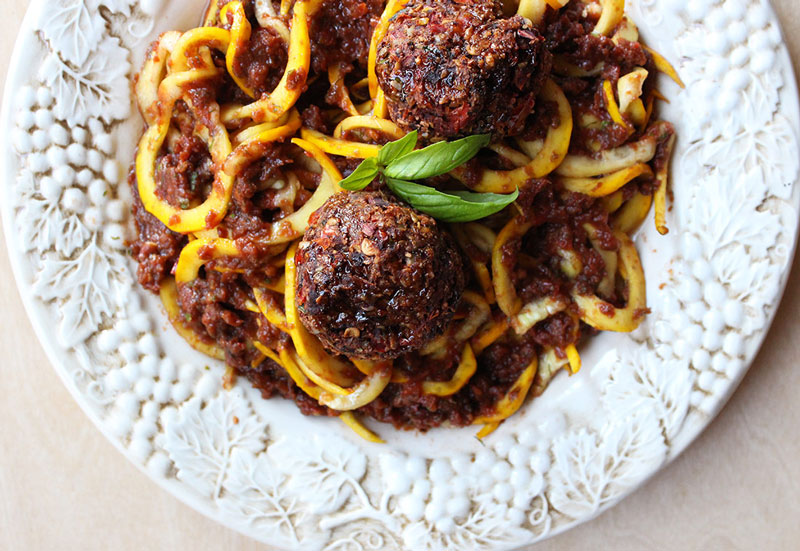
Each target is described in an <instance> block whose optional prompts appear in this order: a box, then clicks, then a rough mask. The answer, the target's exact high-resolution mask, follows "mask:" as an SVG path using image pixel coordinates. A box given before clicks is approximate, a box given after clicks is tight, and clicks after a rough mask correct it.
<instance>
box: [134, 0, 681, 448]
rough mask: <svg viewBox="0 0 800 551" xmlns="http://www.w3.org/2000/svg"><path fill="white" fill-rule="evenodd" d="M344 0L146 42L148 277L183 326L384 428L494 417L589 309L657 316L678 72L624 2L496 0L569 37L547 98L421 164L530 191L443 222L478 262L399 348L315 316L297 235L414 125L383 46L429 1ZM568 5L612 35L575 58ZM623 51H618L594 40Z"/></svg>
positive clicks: (142, 76) (298, 395) (242, 371)
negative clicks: (374, 344) (643, 36)
mask: <svg viewBox="0 0 800 551" xmlns="http://www.w3.org/2000/svg"><path fill="white" fill-rule="evenodd" d="M447 1H449V0H447ZM470 1H471V2H478V1H479V0H470ZM487 1H488V0H487ZM492 1H494V0H492ZM337 2H338V4H337ZM337 2H333V1H332V0H282V1H276V2H252V1H248V0H234V1H226V0H212V2H211V5H210V7H209V8H208V10H207V12H206V13H205V14H198V20H199V21H202V22H203V23H202V26H200V27H197V28H194V29H189V30H186V31H184V32H178V31H171V32H167V33H164V34H162V35H161V36H160V37H159V38H158V40H157V41H156V42H155V43H154V44H153V45H152V47H151V48H150V49H149V50H148V52H147V55H146V58H145V61H144V65H143V67H142V69H141V71H140V73H139V74H138V76H137V78H136V81H135V93H136V98H137V101H138V105H139V109H140V111H141V113H142V117H143V119H144V122H145V125H146V126H145V130H144V133H143V135H142V136H141V139H140V140H139V145H138V149H137V153H136V158H135V162H134V170H133V177H132V180H131V181H132V186H133V188H134V191H135V199H136V201H137V202H136V203H135V204H136V205H139V207H137V208H138V210H136V208H135V215H136V221H137V227H138V229H139V235H138V238H137V240H136V241H135V242H134V244H133V252H134V254H135V255H136V257H137V259H138V260H139V262H140V280H141V281H142V283H143V284H144V285H146V286H148V288H151V289H153V290H158V291H159V293H160V297H161V300H162V302H163V305H164V309H165V310H166V312H167V316H168V318H169V320H170V322H171V324H172V326H173V327H174V328H175V330H176V331H177V332H178V334H179V335H180V336H182V337H183V338H184V339H185V340H186V341H187V342H188V343H189V345H190V346H192V347H193V348H195V349H196V350H198V351H200V352H202V353H204V354H206V355H208V356H210V357H212V358H215V359H217V360H223V361H226V362H228V365H229V373H236V374H238V375H243V376H246V377H248V378H250V379H251V380H252V381H253V383H254V384H255V385H256V386H257V387H259V388H261V389H262V391H263V392H264V394H265V395H272V394H281V395H283V396H285V397H287V398H291V399H294V400H295V401H296V402H297V403H298V405H299V406H300V408H301V409H302V410H303V411H304V412H306V413H313V414H325V415H336V416H338V417H339V418H340V419H341V420H342V421H343V422H344V424H346V425H347V426H348V427H350V428H351V429H352V430H353V431H354V432H355V433H356V434H358V435H359V436H361V437H363V438H364V439H365V440H367V441H370V442H374V443H381V442H383V440H382V439H381V437H379V436H378V435H377V434H376V433H375V432H373V430H371V429H369V428H367V427H366V425H364V424H363V423H362V418H363V417H365V416H366V417H374V418H375V419H377V420H378V421H387V422H392V423H394V424H395V425H397V426H401V427H404V428H422V429H428V428H431V427H434V426H438V425H440V424H447V423H450V424H455V425H463V424H481V425H483V428H482V429H481V430H480V432H479V433H478V436H479V437H480V438H483V437H486V436H487V435H489V434H490V433H491V432H493V431H494V430H495V429H497V428H498V426H499V425H500V424H501V423H502V422H503V421H504V420H506V419H508V418H509V417H510V416H512V415H514V414H515V413H516V412H517V411H518V410H520V409H521V408H523V407H524V404H525V401H526V398H527V397H528V396H529V395H538V394H540V393H541V392H542V391H543V390H544V388H545V387H546V385H547V382H548V381H549V380H550V379H551V378H552V377H553V376H554V375H555V374H556V373H557V372H558V371H560V370H562V369H563V370H566V371H567V372H568V373H569V374H574V373H577V372H578V370H579V369H580V367H581V358H580V354H579V348H580V345H581V341H582V339H583V338H584V337H585V335H586V334H587V329H589V328H592V329H596V330H602V331H616V332H630V331H633V330H634V329H636V328H637V327H638V326H639V325H640V324H641V322H642V320H643V318H644V316H645V315H646V314H647V312H648V310H647V302H646V293H645V274H644V272H643V269H642V264H641V261H640V259H639V255H638V253H637V250H636V245H635V239H634V236H633V233H634V232H636V231H637V230H638V228H640V227H641V225H642V223H643V222H644V221H645V220H646V219H647V218H648V216H649V213H650V210H651V205H655V208H654V215H653V218H654V225H655V228H656V230H657V232H658V233H660V234H664V233H666V232H667V231H668V229H667V222H668V220H667V219H668V209H667V201H668V198H669V196H670V192H669V172H668V168H669V159H670V155H671V153H672V151H673V149H674V147H675V141H676V136H675V133H674V131H673V130H672V126H671V125H670V124H669V123H668V122H665V121H661V120H658V119H657V118H656V114H655V112H654V105H655V104H656V103H657V101H658V100H660V99H662V98H663V96H662V95H661V94H660V93H659V92H658V91H657V90H656V88H655V87H654V84H653V82H654V79H655V77H656V75H657V74H658V73H664V74H665V75H666V76H668V77H669V78H670V79H672V80H673V81H674V82H675V83H676V84H677V85H680V86H683V83H682V82H681V80H680V77H679V76H678V73H677V71H676V70H675V69H674V68H673V67H672V66H671V65H670V64H669V62H668V61H667V60H666V59H665V58H664V57H663V56H661V55H660V54H658V53H657V52H655V51H653V50H651V49H649V48H646V47H644V46H643V45H641V44H640V43H639V34H638V30H637V29H636V26H635V24H634V23H633V22H632V21H631V20H630V19H629V18H628V17H627V16H626V15H625V11H624V8H625V6H624V0H584V1H582V2H578V0H518V1H514V0H512V1H510V2H502V5H503V8H504V10H505V14H506V15H512V14H514V13H516V14H518V15H520V16H522V17H524V18H526V20H527V21H529V22H530V25H532V27H529V28H533V29H535V32H536V33H541V34H543V35H544V36H547V37H548V40H549V43H551V44H555V46H553V47H552V48H553V51H552V52H547V53H546V54H543V55H546V56H547V60H548V61H547V73H546V74H545V75H544V76H543V77H542V78H541V81H540V83H539V88H538V92H537V93H536V95H535V103H534V107H533V110H532V112H531V113H530V115H527V118H526V119H525V124H524V130H523V131H522V132H518V133H516V134H515V135H511V136H495V137H494V138H495V139H493V140H492V142H491V144H490V145H488V146H487V147H486V148H484V149H483V150H482V151H481V152H480V153H479V154H478V156H477V157H476V158H475V159H473V160H472V161H470V162H468V163H466V164H462V165H461V166H458V167H457V168H455V169H453V170H452V171H451V172H450V173H449V174H447V175H444V176H440V177H438V178H437V179H436V180H430V181H427V182H424V183H426V184H428V185H431V186H434V187H437V186H438V187H439V189H442V190H448V191H449V190H461V191H468V190H469V191H473V192H477V193H495V194H508V193H512V192H514V191H515V190H519V197H518V199H517V201H516V202H515V203H514V204H512V205H510V206H509V207H507V208H505V209H504V210H503V211H501V212H500V213H497V214H495V215H493V216H491V217H488V218H485V219H483V220H476V221H472V222H466V223H451V224H447V225H445V224H444V223H441V222H440V223H439V226H441V227H442V228H443V229H444V230H445V231H447V232H448V233H449V234H450V236H452V238H453V242H454V243H455V244H456V246H457V247H458V249H459V250H460V251H461V253H462V258H463V260H464V262H463V264H464V268H465V273H466V278H467V284H466V290H465V291H464V292H463V294H462V296H461V299H460V304H459V305H458V306H457V308H456V310H455V315H454V316H453V319H452V321H450V322H449V325H447V326H446V328H445V329H444V331H442V332H440V333H439V334H437V335H434V336H433V337H432V338H431V339H430V340H429V341H428V342H427V344H426V345H425V346H423V347H422V348H420V349H419V350H416V351H414V352H411V353H407V354H404V355H402V356H399V357H397V358H395V359H389V360H364V359H360V358H357V357H353V358H350V357H347V356H346V355H342V354H338V353H336V352H335V351H332V350H330V349H327V348H326V347H325V346H323V344H322V342H321V341H320V340H319V339H318V338H317V337H316V336H315V334H314V333H313V332H312V331H310V330H309V329H308V328H307V327H305V326H304V324H303V321H302V320H301V313H302V312H301V305H300V304H299V303H298V300H297V292H298V285H300V281H299V275H298V263H297V262H298V261H297V258H298V247H300V248H302V245H300V241H301V239H302V237H303V235H304V232H306V230H307V229H308V228H309V225H310V224H313V223H314V213H315V212H316V211H317V210H318V209H319V208H320V207H322V206H323V205H324V204H325V203H326V201H328V200H330V199H331V198H332V197H333V196H334V195H336V194H338V193H341V192H342V191H343V190H342V188H341V187H340V185H339V183H340V181H341V180H342V179H343V176H347V175H348V174H350V173H351V172H352V171H353V169H354V168H355V167H356V166H357V165H358V163H359V162H361V161H362V160H364V159H369V160H370V162H374V158H376V157H377V156H378V155H379V153H380V151H381V148H382V146H383V145H384V144H385V143H387V142H389V141H394V140H398V139H400V138H402V137H403V136H405V135H406V132H407V131H408V130H409V125H408V123H407V122H403V121H400V120H392V118H390V111H391V108H392V103H391V102H393V101H395V102H396V101H397V97H398V95H399V94H400V92H399V91H400V90H401V91H402V94H405V93H406V90H405V88H403V87H407V86H409V83H407V82H393V83H390V86H391V87H394V88H396V89H391V90H390V89H386V88H385V86H386V83H384V82H382V81H381V79H380V69H381V67H380V63H381V54H380V52H381V44H382V43H383V42H384V41H386V40H390V37H391V32H392V25H394V24H395V22H396V21H397V20H398V17H401V15H402V14H403V13H404V11H405V10H408V9H409V8H410V7H411V6H413V5H414V4H415V3H416V2H417V0H388V1H380V0H373V1H371V2H366V3H365V5H368V6H369V7H368V8H365V9H366V10H367V11H366V13H364V14H362V16H359V19H358V20H355V19H350V17H351V16H350V15H348V14H349V13H350V12H348V11H347V10H337V9H336V7H337V6H338V5H339V4H342V5H346V6H350V4H354V2H351V1H350V0H337ZM498 5H499V4H498ZM353 13H355V12H353ZM201 15H202V17H201ZM558 17H566V18H568V19H571V20H572V21H574V22H579V23H581V25H578V28H582V29H584V30H585V32H586V33H587V34H589V35H590V36H589V37H586V38H585V40H584V42H585V43H586V44H590V45H591V44H595V45H596V48H597V50H596V51H594V52H592V51H590V52H589V54H591V55H588V57H585V58H581V57H579V56H580V55H581V54H580V53H575V52H576V50H577V49H576V48H570V47H569V43H568V41H569V40H571V38H569V37H567V36H565V35H564V34H563V33H562V34H559V32H560V31H559V30H558V28H559V27H558V26H557V25H554V24H553V23H554V22H555V21H556V19H557V18H558ZM562 27H563V25H562ZM526 32H533V31H526ZM353 44H355V46H354V45H353ZM588 48H589V50H591V47H588ZM614 48H616V49H614ZM612 50H613V51H615V52H620V51H621V52H623V53H624V54H625V55H623V56H618V57H614V55H610V56H607V57H605V58H599V57H597V52H601V51H602V52H608V51H612ZM584 55H586V54H585V52H584ZM592 56H594V57H592ZM551 60H552V67H551V63H550V61H551ZM443 74H444V73H443ZM531 78H534V75H533V74H531ZM402 94H400V95H402ZM453 116H456V115H453ZM421 183H423V182H421ZM339 197H343V196H339ZM334 275H335V274H334Z"/></svg>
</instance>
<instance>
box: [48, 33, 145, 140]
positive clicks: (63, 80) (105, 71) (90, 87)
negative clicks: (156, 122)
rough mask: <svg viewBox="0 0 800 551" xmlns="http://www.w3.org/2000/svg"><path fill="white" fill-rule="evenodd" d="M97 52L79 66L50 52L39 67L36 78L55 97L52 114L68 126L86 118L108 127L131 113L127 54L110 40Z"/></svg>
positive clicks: (103, 42)
mask: <svg viewBox="0 0 800 551" xmlns="http://www.w3.org/2000/svg"><path fill="white" fill-rule="evenodd" d="M99 51H100V52H102V53H101V54H95V55H90V56H89V57H88V59H87V60H86V61H85V62H84V63H82V64H81V65H79V66H74V65H71V64H68V63H66V62H65V61H64V60H63V59H61V57H60V56H59V54H58V53H57V52H55V51H51V52H50V53H49V54H48V55H47V57H46V58H45V60H44V62H43V63H42V65H41V69H40V71H39V76H40V78H41V79H42V81H43V82H44V83H45V84H47V86H48V87H49V88H50V89H52V90H53V95H54V96H55V97H56V103H55V106H54V107H53V112H54V113H55V115H56V116H57V117H58V118H59V119H62V120H65V121H67V122H68V123H69V124H70V125H73V124H79V123H82V122H85V121H86V119H88V118H89V117H98V118H100V119H102V120H104V121H106V122H107V123H110V122H113V121H115V120H122V119H125V118H127V117H128V115H129V114H130V112H131V104H130V85H129V83H128V78H127V77H128V74H129V72H130V69H131V66H130V63H129V62H128V51H127V50H126V49H125V48H123V47H121V46H120V42H119V39H117V38H113V37H106V38H104V39H103V40H102V42H101V43H100V45H99Z"/></svg>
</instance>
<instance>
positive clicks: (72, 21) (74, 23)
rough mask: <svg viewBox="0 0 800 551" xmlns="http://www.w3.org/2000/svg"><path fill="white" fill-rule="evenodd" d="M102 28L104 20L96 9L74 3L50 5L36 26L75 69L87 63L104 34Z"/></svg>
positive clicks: (57, 0) (55, 0)
mask: <svg viewBox="0 0 800 551" xmlns="http://www.w3.org/2000/svg"><path fill="white" fill-rule="evenodd" d="M105 26H106V22H105V19H103V17H102V16H101V15H100V12H99V10H98V9H97V7H95V9H92V8H91V7H90V6H88V5H87V4H86V3H85V2H81V1H76V0H53V1H52V2H49V3H48V6H47V9H46V10H44V13H43V14H42V21H41V23H40V24H39V28H40V29H41V31H42V34H43V35H44V38H45V40H47V41H48V42H50V44H51V48H52V49H54V50H57V51H58V52H59V53H60V56H61V58H62V59H63V60H64V61H65V62H68V63H71V64H73V65H74V66H80V65H82V64H83V63H85V62H86V60H87V59H88V58H89V54H90V53H91V52H92V51H93V50H94V49H95V48H96V47H97V44H98V43H99V42H100V39H101V38H102V37H103V35H104V34H105Z"/></svg>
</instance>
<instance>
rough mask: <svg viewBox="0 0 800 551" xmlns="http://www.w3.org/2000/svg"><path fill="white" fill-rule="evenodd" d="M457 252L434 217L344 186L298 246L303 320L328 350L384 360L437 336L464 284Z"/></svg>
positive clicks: (314, 218)
mask: <svg viewBox="0 0 800 551" xmlns="http://www.w3.org/2000/svg"><path fill="white" fill-rule="evenodd" d="M464 284H465V274H464V268H463V263H462V260H461V256H460V253H459V251H458V249H457V248H456V246H455V244H454V242H453V239H452V238H451V237H450V235H449V234H447V233H445V232H443V231H441V230H440V229H439V228H438V226H437V225H436V222H435V221H434V220H433V218H431V217H430V216H427V215H425V214H421V213H419V212H417V211H415V210H414V209H412V208H410V207H408V206H406V205H404V204H401V203H399V202H397V201H396V200H393V199H390V198H389V197H388V196H386V195H384V194H383V193H380V192H342V193H337V194H336V195H334V196H333V197H331V198H330V199H329V200H328V201H327V202H326V203H325V204H324V205H323V206H322V207H321V208H320V209H319V210H317V211H316V212H315V213H314V215H313V216H312V217H311V221H310V226H309V228H308V229H307V230H306V233H305V236H304V237H303V240H302V241H301V243H300V245H299V247H298V252H297V290H296V297H295V298H296V301H297V306H298V310H299V313H300V319H301V321H302V322H303V325H305V327H306V328H307V329H308V330H309V331H310V332H311V333H313V334H314V335H316V336H317V337H318V338H319V339H320V341H321V342H322V343H323V345H325V347H326V348H328V349H329V350H331V351H332V352H335V353H338V354H345V355H347V356H350V357H355V358H362V359H373V360H376V359H387V358H394V357H397V356H399V355H401V354H404V353H407V352H410V351H413V350H416V349H418V348H420V347H422V346H424V345H425V344H426V343H427V342H429V341H430V340H431V339H433V338H435V337H437V336H438V335H440V334H441V333H442V332H443V331H444V329H445V327H446V326H447V324H448V323H449V322H450V320H451V319H452V316H453V313H454V311H455V308H456V306H457V305H458V302H459V300H460V298H461V293H462V292H463V290H464Z"/></svg>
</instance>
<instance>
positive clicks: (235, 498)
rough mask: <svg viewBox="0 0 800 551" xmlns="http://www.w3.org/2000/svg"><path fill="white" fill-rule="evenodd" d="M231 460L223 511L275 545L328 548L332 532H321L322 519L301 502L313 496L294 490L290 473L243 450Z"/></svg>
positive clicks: (237, 452)
mask: <svg viewBox="0 0 800 551" xmlns="http://www.w3.org/2000/svg"><path fill="white" fill-rule="evenodd" d="M230 459H231V460H230V468H229V469H228V474H227V476H226V478H225V481H224V483H223V489H224V490H225V492H224V493H223V495H222V497H220V498H219V499H218V500H217V503H218V504H219V506H220V507H221V508H222V509H223V510H225V511H227V512H228V513H230V514H232V515H234V518H235V519H236V520H237V521H239V522H241V521H244V522H246V523H247V524H248V525H249V526H250V527H251V528H253V529H255V530H258V531H259V532H263V533H265V534H269V535H270V541H272V542H273V543H274V544H275V545H278V546H281V547H291V548H299V549H309V550H311V549H320V548H321V547H322V546H323V545H325V543H326V542H327V540H328V532H327V531H326V530H320V528H319V523H318V521H319V517H317V516H316V515H314V514H313V513H312V512H311V511H310V510H309V507H308V506H307V503H306V500H304V499H301V496H305V497H306V498H308V497H310V496H311V494H306V493H304V492H303V493H298V492H297V490H296V489H295V488H290V487H289V485H288V484H287V483H286V480H287V474H288V472H287V471H285V470H283V469H282V468H281V467H280V466H279V465H276V464H275V463H274V462H272V461H270V459H269V458H268V457H267V456H266V455H265V454H263V453H262V454H259V455H258V456H256V455H255V454H253V453H252V452H251V451H249V450H246V449H243V448H240V447H237V448H235V449H234V450H233V452H232V453H231V458H230Z"/></svg>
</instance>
